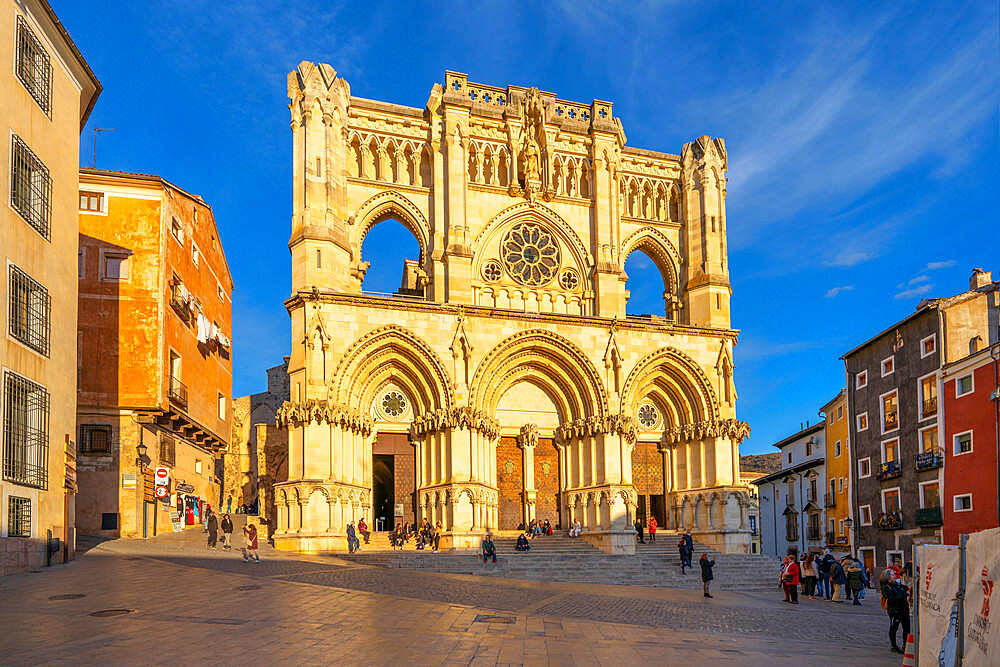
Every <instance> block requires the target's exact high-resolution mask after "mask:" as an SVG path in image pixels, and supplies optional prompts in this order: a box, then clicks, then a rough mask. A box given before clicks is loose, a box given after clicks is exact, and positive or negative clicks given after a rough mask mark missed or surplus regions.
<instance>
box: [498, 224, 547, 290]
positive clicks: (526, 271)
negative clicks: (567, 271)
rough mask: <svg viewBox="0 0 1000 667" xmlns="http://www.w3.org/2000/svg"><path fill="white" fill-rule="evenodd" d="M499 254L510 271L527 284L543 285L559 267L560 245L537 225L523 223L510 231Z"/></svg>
mask: <svg viewBox="0 0 1000 667" xmlns="http://www.w3.org/2000/svg"><path fill="white" fill-rule="evenodd" d="M500 253H501V255H502V256H503V261H504V263H505V264H506V265H507V270H508V271H510V274H511V275H512V276H514V279H515V280H517V281H518V282H519V283H522V284H524V285H544V284H545V283H547V282H549V281H550V280H552V278H553V277H555V275H556V271H557V270H558V269H559V247H558V246H557V245H556V242H555V240H554V239H553V238H552V237H551V236H550V235H549V233H548V232H546V231H545V230H544V229H542V228H541V227H540V226H538V225H534V224H531V223H522V224H520V225H518V226H517V227H514V228H513V229H512V230H510V231H509V232H507V236H505V237H504V240H503V243H502V244H501V245H500Z"/></svg>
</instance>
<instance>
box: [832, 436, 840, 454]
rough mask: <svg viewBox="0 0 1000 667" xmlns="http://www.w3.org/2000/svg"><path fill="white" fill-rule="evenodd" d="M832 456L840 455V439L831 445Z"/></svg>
mask: <svg viewBox="0 0 1000 667" xmlns="http://www.w3.org/2000/svg"><path fill="white" fill-rule="evenodd" d="M833 451H834V456H840V440H838V441H837V442H835V443H834V445H833Z"/></svg>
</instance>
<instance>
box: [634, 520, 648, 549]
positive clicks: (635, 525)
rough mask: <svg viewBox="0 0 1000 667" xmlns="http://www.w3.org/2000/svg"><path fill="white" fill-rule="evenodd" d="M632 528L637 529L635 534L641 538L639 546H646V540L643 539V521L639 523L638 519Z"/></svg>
mask: <svg viewBox="0 0 1000 667" xmlns="http://www.w3.org/2000/svg"><path fill="white" fill-rule="evenodd" d="M632 526H633V527H634V528H635V532H636V534H637V535H638V536H639V544H645V543H646V540H644V539H642V521H639V518H638V517H636V520H635V523H633V524H632Z"/></svg>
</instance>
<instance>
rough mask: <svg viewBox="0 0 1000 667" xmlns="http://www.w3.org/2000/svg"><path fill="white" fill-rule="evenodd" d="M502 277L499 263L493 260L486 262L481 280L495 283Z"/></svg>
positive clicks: (501, 268)
mask: <svg viewBox="0 0 1000 667" xmlns="http://www.w3.org/2000/svg"><path fill="white" fill-rule="evenodd" d="M501 277H503V267H502V266H500V262H498V261H496V260H495V259H491V260H490V261H488V262H486V264H485V265H484V266H483V278H485V279H486V280H488V281H489V282H491V283H495V282H496V281H498V280H500V278H501Z"/></svg>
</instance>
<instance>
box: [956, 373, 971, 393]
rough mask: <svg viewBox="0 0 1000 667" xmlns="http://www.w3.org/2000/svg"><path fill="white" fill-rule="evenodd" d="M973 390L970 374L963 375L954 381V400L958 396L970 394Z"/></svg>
mask: <svg viewBox="0 0 1000 667" xmlns="http://www.w3.org/2000/svg"><path fill="white" fill-rule="evenodd" d="M972 390H973V386H972V374H971V373H970V374H969V375H964V376H962V377H960V378H958V379H957V380H955V398H958V397H959V396H965V395H966V394H971V393H972Z"/></svg>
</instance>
